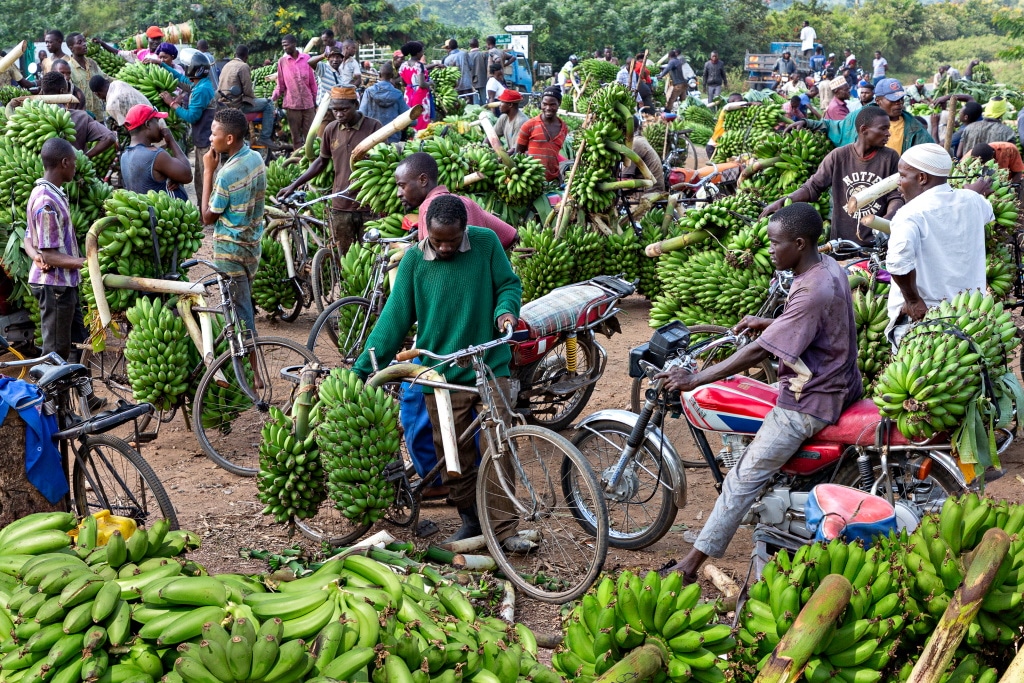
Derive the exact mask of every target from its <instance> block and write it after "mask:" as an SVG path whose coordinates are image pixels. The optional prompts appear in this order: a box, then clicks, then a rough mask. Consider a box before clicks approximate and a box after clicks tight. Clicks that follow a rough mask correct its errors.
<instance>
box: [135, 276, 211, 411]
mask: <svg viewBox="0 0 1024 683" xmlns="http://www.w3.org/2000/svg"><path fill="white" fill-rule="evenodd" d="M125 315H126V316H127V317H128V322H130V323H131V324H132V328H131V330H130V331H129V332H128V340H127V342H126V343H125V348H124V357H125V359H126V360H127V361H128V367H127V372H128V380H129V381H130V383H131V386H132V396H133V397H134V398H135V400H136V401H145V402H148V403H152V404H153V406H154V407H155V408H156V409H157V410H170V409H172V408H174V407H175V406H176V405H178V399H179V398H180V397H181V396H182V395H183V394H186V393H189V374H190V373H191V371H192V368H194V367H195V366H196V364H197V362H198V360H199V358H198V352H197V351H196V347H195V344H194V343H193V342H192V337H190V336H189V334H188V330H187V329H186V328H185V322H184V321H183V320H182V319H181V317H180V316H179V315H177V313H176V311H175V310H174V309H173V308H172V306H171V305H164V303H163V302H162V301H161V300H160V299H158V298H155V297H154V298H150V297H147V296H140V297H139V299H138V301H136V303H135V305H134V306H132V307H131V308H129V309H128V311H127V312H126V313H125Z"/></svg>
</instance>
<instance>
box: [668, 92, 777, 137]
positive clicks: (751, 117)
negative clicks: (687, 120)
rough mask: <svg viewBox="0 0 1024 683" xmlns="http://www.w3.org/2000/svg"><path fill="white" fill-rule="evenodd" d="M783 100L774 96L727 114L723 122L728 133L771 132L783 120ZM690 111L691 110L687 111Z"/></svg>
mask: <svg viewBox="0 0 1024 683" xmlns="http://www.w3.org/2000/svg"><path fill="white" fill-rule="evenodd" d="M782 104H783V102H782V98H781V97H779V96H777V95H773V96H772V97H771V98H769V99H767V100H765V101H764V102H752V103H750V104H749V105H748V106H746V107H741V108H739V109H733V110H731V111H727V112H725V119H724V120H723V121H722V123H723V125H724V126H725V130H726V132H728V131H732V130H735V131H744V132H745V131H748V130H750V129H758V130H771V129H772V128H774V127H775V125H776V124H777V123H778V122H779V119H781V118H782ZM687 111H689V110H687Z"/></svg>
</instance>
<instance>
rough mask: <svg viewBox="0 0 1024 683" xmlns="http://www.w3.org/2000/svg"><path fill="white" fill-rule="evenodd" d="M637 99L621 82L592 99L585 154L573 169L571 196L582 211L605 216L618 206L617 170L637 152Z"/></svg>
mask: <svg viewBox="0 0 1024 683" xmlns="http://www.w3.org/2000/svg"><path fill="white" fill-rule="evenodd" d="M635 104H636V100H635V98H634V95H633V93H632V92H631V91H630V90H629V88H627V87H625V86H624V85H620V84H618V83H616V84H613V85H609V86H607V87H604V88H601V89H600V90H599V91H597V93H595V94H594V96H593V97H592V98H591V100H590V117H588V124H587V125H586V126H585V127H584V128H583V130H582V139H583V143H582V144H583V153H582V156H581V157H580V161H579V164H577V165H576V167H575V168H574V170H573V175H572V184H571V185H570V186H569V196H570V198H571V199H572V201H573V202H574V203H575V204H576V206H577V207H579V209H580V210H582V211H585V212H588V213H603V212H605V211H607V210H608V209H609V208H611V206H612V204H614V203H615V184H614V182H613V181H614V180H615V171H616V169H617V167H618V164H619V162H620V161H622V160H623V157H624V155H627V154H628V155H631V156H635V155H634V154H633V151H632V149H631V148H629V146H628V145H630V144H631V143H632V131H633V111H634V109H635Z"/></svg>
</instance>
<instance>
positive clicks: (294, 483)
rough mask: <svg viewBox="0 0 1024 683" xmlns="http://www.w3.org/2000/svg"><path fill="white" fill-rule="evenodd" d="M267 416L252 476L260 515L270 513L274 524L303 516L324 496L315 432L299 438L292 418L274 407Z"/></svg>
mask: <svg viewBox="0 0 1024 683" xmlns="http://www.w3.org/2000/svg"><path fill="white" fill-rule="evenodd" d="M314 414H315V409H314ZM270 417H271V419H270V421H268V422H267V423H266V424H264V425H263V433H262V437H263V439H262V441H260V472H259V475H257V478H256V487H257V489H258V490H259V494H258V498H259V501H260V502H261V503H263V504H264V505H266V507H265V508H264V509H263V514H265V515H273V516H274V521H275V522H277V523H278V524H283V523H285V522H287V521H288V520H290V519H291V518H292V517H297V518H299V519H307V518H309V517H312V516H314V515H315V514H316V512H317V510H318V509H319V507H320V503H322V502H323V500H324V498H325V497H326V496H327V493H326V491H325V490H324V476H323V469H322V468H321V465H320V454H319V452H318V451H317V448H316V438H315V435H314V434H313V433H310V434H309V436H308V437H306V439H304V440H301V441H300V440H299V439H298V437H297V436H296V435H295V423H294V421H293V420H292V418H290V417H288V416H287V415H285V414H284V413H283V412H281V410H280V409H278V408H277V407H275V406H271V407H270Z"/></svg>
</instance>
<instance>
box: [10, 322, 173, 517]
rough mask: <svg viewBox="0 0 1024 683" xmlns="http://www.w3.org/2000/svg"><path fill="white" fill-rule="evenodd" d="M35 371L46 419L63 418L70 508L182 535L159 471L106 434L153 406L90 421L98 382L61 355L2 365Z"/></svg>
mask: <svg viewBox="0 0 1024 683" xmlns="http://www.w3.org/2000/svg"><path fill="white" fill-rule="evenodd" d="M0 346H7V341H6V340H4V339H2V338H0ZM29 366H33V367H32V369H31V370H29V375H30V376H31V377H32V378H33V379H34V380H35V383H36V386H38V387H39V389H40V390H41V391H42V392H43V395H44V396H45V397H46V400H45V402H44V403H43V411H44V413H46V414H55V415H56V417H57V428H58V429H59V431H58V432H57V433H56V434H54V435H53V438H54V439H55V440H56V441H57V442H58V447H59V450H60V453H61V460H62V463H63V466H64V469H65V472H66V473H67V475H68V483H69V485H70V488H71V493H70V499H69V504H70V505H71V506H73V510H74V512H75V514H76V515H77V516H78V517H84V516H86V515H90V514H93V513H94V512H97V511H99V510H110V512H111V513H113V514H115V515H118V516H121V517H129V518H131V519H133V520H134V521H135V523H136V524H138V525H139V526H147V525H149V524H152V522H154V521H156V520H158V519H166V520H167V521H168V522H170V525H171V528H172V529H177V528H178V517H177V514H176V513H175V511H174V506H173V505H172V504H171V500H170V497H169V496H168V495H167V492H166V491H165V490H164V487H163V484H161V483H160V479H159V477H157V475H156V473H155V472H154V471H153V468H152V467H150V465H149V463H148V462H146V459H145V458H143V457H142V455H141V454H140V453H139V452H138V451H137V450H135V449H134V448H132V447H131V446H130V445H128V443H127V442H125V441H124V440H123V439H120V438H118V437H116V436H111V435H109V434H105V433H104V432H108V431H110V430H111V429H114V428H116V427H118V426H121V425H124V424H127V423H129V422H135V421H137V420H138V419H139V418H140V417H142V416H144V415H148V414H149V413H151V412H152V411H153V406H151V405H150V404H148V403H140V404H138V405H132V404H129V403H127V402H125V401H119V402H118V405H117V407H116V408H114V409H112V410H107V411H104V412H101V413H98V414H96V415H90V413H89V401H88V399H89V397H90V396H92V378H91V377H89V370H88V369H87V368H86V367H85V366H83V365H79V364H75V363H66V362H65V361H64V359H62V358H61V357H60V356H58V355H57V354H56V353H49V354H47V355H45V356H42V357H39V358H27V359H26V358H22V359H19V360H9V361H0V369H9V368H11V369H25V368H28V367H29ZM76 407H77V411H76ZM136 426H137V423H136ZM154 506H155V507H154Z"/></svg>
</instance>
